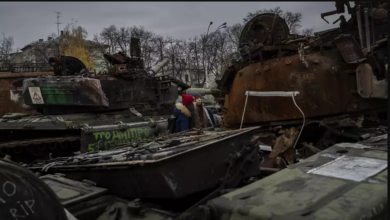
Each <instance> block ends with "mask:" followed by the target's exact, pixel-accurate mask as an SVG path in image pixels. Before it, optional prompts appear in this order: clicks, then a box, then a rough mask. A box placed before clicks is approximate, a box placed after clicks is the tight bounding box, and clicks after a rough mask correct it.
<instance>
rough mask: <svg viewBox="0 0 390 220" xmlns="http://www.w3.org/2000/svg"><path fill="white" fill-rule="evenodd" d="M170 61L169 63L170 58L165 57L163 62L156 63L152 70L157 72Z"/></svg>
mask: <svg viewBox="0 0 390 220" xmlns="http://www.w3.org/2000/svg"><path fill="white" fill-rule="evenodd" d="M168 63H169V58H165V59H163V60H162V61H161V62H159V63H157V64H156V65H154V66H153V67H152V68H151V69H150V70H151V71H152V72H154V73H156V74H157V73H158V72H159V71H160V70H161V69H162V68H163V67H164V66H166V65H167V64H168Z"/></svg>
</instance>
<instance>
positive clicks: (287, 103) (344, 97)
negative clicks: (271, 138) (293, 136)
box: [218, 9, 387, 127]
mask: <svg viewBox="0 0 390 220" xmlns="http://www.w3.org/2000/svg"><path fill="white" fill-rule="evenodd" d="M362 12H363V9H362ZM353 13H357V12H353ZM363 14H364V15H365V16H366V17H364V18H365V21H367V23H366V24H364V22H362V21H361V20H363V19H361V20H360V23H359V22H358V23H359V25H355V26H347V27H343V28H339V29H337V31H334V30H332V31H329V32H326V31H324V32H323V33H321V34H318V35H317V36H316V37H315V38H313V37H310V38H306V37H305V38H302V39H295V40H292V39H288V37H287V35H288V33H289V31H288V29H286V28H287V25H286V24H285V22H284V20H283V19H282V18H280V17H278V16H277V15H271V14H268V13H267V14H261V15H258V16H256V17H255V18H253V19H252V20H250V21H249V22H248V24H247V25H245V27H244V29H243V32H242V34H241V37H240V44H241V48H242V50H241V51H240V52H241V55H242V58H241V59H240V60H238V61H234V62H233V63H234V65H232V66H231V67H229V68H227V70H226V71H225V73H224V75H223V76H222V78H221V80H219V81H218V89H220V90H221V93H222V94H223V95H224V96H225V99H224V100H222V101H221V103H222V104H224V106H225V107H226V110H227V111H225V114H224V124H225V126H228V127H234V126H239V125H240V122H241V119H242V114H243V110H244V105H245V98H246V96H245V92H246V91H298V92H299V95H297V96H296V97H295V100H296V102H297V104H298V106H299V107H300V108H301V109H302V111H303V112H304V114H305V116H306V117H324V116H329V115H337V114H346V113H358V112H367V111H374V112H383V111H386V108H387V101H386V99H387V81H386V80H385V75H386V74H385V63H386V62H385V59H386V56H387V55H385V54H386V53H387V52H386V51H385V49H386V48H387V38H383V37H381V34H383V28H384V27H387V20H386V21H384V20H383V19H380V20H374V23H373V30H374V35H375V41H376V42H375V43H374V44H372V43H371V45H370V43H368V44H367V43H365V44H364V45H359V44H358V43H357V41H356V38H359V33H362V32H363V31H362V28H363V29H364V27H365V26H367V25H368V21H371V18H369V17H368V14H367V12H365V13H363ZM271 18H273V19H271ZM384 22H385V23H386V25H384ZM358 26H359V28H358ZM251 30H252V31H251ZM258 30H263V31H258ZM340 33H341V34H340ZM370 37H371V38H372V32H366V34H365V35H364V38H365V39H367V38H368V39H370ZM277 39H278V40H277ZM367 42H370V40H368V41H367ZM367 45H368V46H367ZM367 51H368V52H367ZM300 118H302V114H301V112H300V111H299V110H298V109H297V108H296V107H295V105H294V102H293V100H292V99H291V98H279V97H278V98H275V97H249V98H248V101H247V106H246V113H245V117H244V119H243V120H244V121H243V122H244V124H259V123H260V124H261V123H268V122H274V121H286V120H293V119H300Z"/></svg>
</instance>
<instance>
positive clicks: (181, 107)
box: [173, 95, 195, 132]
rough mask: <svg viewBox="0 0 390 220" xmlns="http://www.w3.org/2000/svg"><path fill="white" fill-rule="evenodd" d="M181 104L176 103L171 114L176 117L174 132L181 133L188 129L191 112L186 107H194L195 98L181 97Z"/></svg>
mask: <svg viewBox="0 0 390 220" xmlns="http://www.w3.org/2000/svg"><path fill="white" fill-rule="evenodd" d="M181 98H182V103H176V105H175V108H174V109H173V114H174V115H175V117H176V122H175V131H176V132H181V131H186V130H189V129H190V117H191V112H190V110H189V109H188V107H192V108H193V107H194V106H193V105H194V104H193V102H194V100H195V98H194V97H193V96H190V95H182V96H181Z"/></svg>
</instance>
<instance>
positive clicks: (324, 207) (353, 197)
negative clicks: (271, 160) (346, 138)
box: [207, 139, 387, 220]
mask: <svg viewBox="0 0 390 220" xmlns="http://www.w3.org/2000/svg"><path fill="white" fill-rule="evenodd" d="M386 141H387V139H386ZM356 146H358V145H356V144H347V145H343V146H342V147H340V146H337V145H336V146H334V147H331V148H329V149H327V150H326V151H324V152H322V153H319V154H317V155H314V156H312V157H310V158H308V159H306V160H305V161H302V162H300V163H298V164H295V165H293V166H290V167H289V168H286V169H284V170H282V171H280V172H278V173H276V174H274V175H271V176H268V177H266V178H264V179H262V180H259V181H257V182H255V183H252V184H250V185H248V186H246V187H243V188H240V189H238V190H235V191H232V192H230V193H228V194H225V195H223V196H221V197H219V198H216V199H214V200H211V201H209V202H208V203H207V207H208V208H209V209H210V210H211V216H210V217H209V219H221V220H222V219H223V220H228V219H229V220H241V219H245V220H252V219H253V220H254V219H258V220H299V219H305V220H312V219H313V220H314V219H316V220H331V219H332V220H336V219H339V220H359V219H364V220H366V219H387V169H385V170H382V171H381V172H379V173H378V174H376V175H374V176H373V177H371V178H368V180H364V181H362V182H355V181H351V180H344V179H339V178H334V177H327V176H321V175H315V174H308V173H307V171H309V170H311V169H313V168H316V167H319V166H321V165H323V164H325V163H328V162H330V161H331V160H334V158H335V157H340V156H342V155H341V154H338V153H336V151H338V150H348V151H349V152H348V153H346V154H344V155H348V156H357V157H367V158H376V159H382V160H386V161H387V152H385V151H380V150H374V149H369V150H367V149H357V148H354V147H356ZM361 146H363V145H360V147H361ZM358 147H359V146H358ZM386 151H387V150H386ZM332 157H333V158H332Z"/></svg>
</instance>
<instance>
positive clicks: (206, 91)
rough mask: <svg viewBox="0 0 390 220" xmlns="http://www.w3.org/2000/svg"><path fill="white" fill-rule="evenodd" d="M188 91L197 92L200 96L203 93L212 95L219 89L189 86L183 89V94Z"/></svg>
mask: <svg viewBox="0 0 390 220" xmlns="http://www.w3.org/2000/svg"><path fill="white" fill-rule="evenodd" d="M190 91H194V92H199V93H200V94H201V95H202V96H204V95H212V94H215V93H218V92H220V91H221V90H219V89H205V88H189V89H187V90H186V91H185V94H188V92H190Z"/></svg>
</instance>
